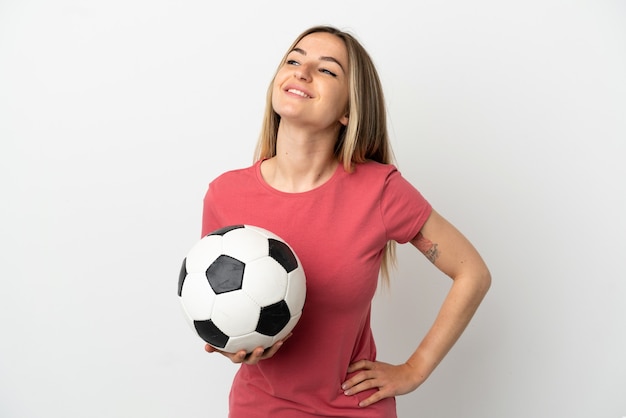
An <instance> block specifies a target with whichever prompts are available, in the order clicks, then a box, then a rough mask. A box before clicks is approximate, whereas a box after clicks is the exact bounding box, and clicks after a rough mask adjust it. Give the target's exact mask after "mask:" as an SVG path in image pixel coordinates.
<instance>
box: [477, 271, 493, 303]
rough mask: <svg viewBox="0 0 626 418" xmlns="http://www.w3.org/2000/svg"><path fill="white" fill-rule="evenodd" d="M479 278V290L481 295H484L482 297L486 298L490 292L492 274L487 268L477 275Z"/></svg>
mask: <svg viewBox="0 0 626 418" xmlns="http://www.w3.org/2000/svg"><path fill="white" fill-rule="evenodd" d="M477 277H478V280H476V281H477V284H478V290H479V292H480V294H481V295H482V297H484V296H485V295H486V294H487V292H488V291H489V288H490V287H491V272H490V271H489V269H488V268H487V267H486V266H485V267H484V268H483V269H482V271H481V272H480V273H479V274H478V275H477Z"/></svg>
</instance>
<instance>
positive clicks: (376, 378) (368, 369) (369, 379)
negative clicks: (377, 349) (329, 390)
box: [341, 360, 425, 406]
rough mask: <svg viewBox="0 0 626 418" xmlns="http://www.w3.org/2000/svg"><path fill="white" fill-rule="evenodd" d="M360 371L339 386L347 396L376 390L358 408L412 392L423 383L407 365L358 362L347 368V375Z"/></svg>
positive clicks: (367, 361) (411, 367) (413, 369)
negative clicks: (376, 389)
mask: <svg viewBox="0 0 626 418" xmlns="http://www.w3.org/2000/svg"><path fill="white" fill-rule="evenodd" d="M359 370H361V372H360V373H357V374H356V375H355V376H353V377H352V378H350V379H348V380H347V381H346V382H344V383H343V384H342V385H341V388H342V389H343V390H344V393H345V394H346V395H348V396H350V395H354V394H357V393H359V392H362V391H364V390H368V389H372V388H378V391H377V392H376V393H374V394H373V395H372V396H370V397H369V398H367V399H365V400H363V401H361V402H360V403H359V406H368V405H371V404H373V403H375V402H378V401H380V400H381V399H385V398H391V397H394V396H397V395H404V394H406V393H409V392H412V391H414V390H415V389H417V387H418V386H419V385H420V384H421V383H422V382H423V381H424V379H425V378H421V377H420V376H419V373H417V371H416V370H415V368H414V367H413V366H411V365H410V364H408V363H404V364H400V365H398V366H394V365H392V364H387V363H382V362H379V361H369V360H359V361H357V362H356V363H352V364H351V365H350V366H349V367H348V373H353V372H356V371H359Z"/></svg>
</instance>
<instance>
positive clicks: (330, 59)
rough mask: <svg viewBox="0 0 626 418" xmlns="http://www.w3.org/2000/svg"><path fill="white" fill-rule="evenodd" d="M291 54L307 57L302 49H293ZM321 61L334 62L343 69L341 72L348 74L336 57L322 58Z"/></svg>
mask: <svg viewBox="0 0 626 418" xmlns="http://www.w3.org/2000/svg"><path fill="white" fill-rule="evenodd" d="M291 52H298V53H300V54H302V55H305V56H306V51H305V50H304V49H302V48H297V47H296V48H294V49H292V50H291ZM319 59H320V61H328V62H334V63H335V64H337V65H338V66H339V67H341V70H342V71H343V72H344V73H345V72H346V70H345V69H344V68H343V65H341V63H340V62H339V61H338V60H337V59H336V58H334V57H327V56H321V57H320V58H319Z"/></svg>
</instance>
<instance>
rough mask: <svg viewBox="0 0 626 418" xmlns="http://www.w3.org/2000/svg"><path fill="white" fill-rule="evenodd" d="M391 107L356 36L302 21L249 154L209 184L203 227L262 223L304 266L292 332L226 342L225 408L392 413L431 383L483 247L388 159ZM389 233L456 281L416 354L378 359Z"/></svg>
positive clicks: (469, 297)
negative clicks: (374, 322) (248, 343)
mask: <svg viewBox="0 0 626 418" xmlns="http://www.w3.org/2000/svg"><path fill="white" fill-rule="evenodd" d="M385 112H386V111H385V105H384V97H383V93H382V90H381V85H380V80H379V78H378V75H377V72H376V69H375V68H374V65H373V63H372V61H371V59H370V57H369V55H368V54H367V52H366V51H365V50H364V49H363V47H362V45H361V44H360V43H359V42H358V41H357V40H356V39H355V38H354V37H353V36H351V35H350V34H348V33H345V32H342V31H339V30H337V29H335V28H332V27H326V26H319V27H313V28H310V29H308V30H306V31H305V32H304V33H302V34H301V35H300V36H299V37H298V38H297V39H296V40H295V42H294V43H293V45H292V46H291V47H290V48H289V50H288V52H287V54H286V55H285V57H284V58H283V60H282V61H281V63H280V66H279V68H278V70H277V72H276V74H275V76H274V79H273V80H272V83H271V85H270V88H269V90H268V95H267V109H266V113H265V118H264V124H263V127H262V132H261V135H260V139H259V142H258V146H257V152H256V160H255V163H254V164H253V165H252V166H251V167H248V168H244V169H239V170H234V171H230V172H227V173H225V174H223V175H221V176H219V177H218V178H217V179H215V180H214V181H213V182H211V184H210V185H209V188H208V191H207V194H206V196H205V200H204V212H203V230H202V233H203V235H204V234H207V233H209V232H211V231H213V230H215V229H217V228H220V227H223V226H226V225H233V224H251V225H257V226H260V227H263V228H266V229H268V230H270V231H273V232H274V233H276V234H278V235H279V236H281V237H282V238H283V239H285V240H286V241H287V242H288V243H289V244H290V245H291V246H292V247H293V248H294V250H295V251H296V253H297V254H298V256H299V258H300V260H301V262H302V265H303V268H304V271H305V273H306V276H307V300H306V303H305V307H304V311H303V314H302V317H301V319H300V321H299V323H298V325H297V326H296V328H295V329H294V331H293V334H292V335H291V336H290V337H288V338H286V339H285V340H283V341H280V342H278V343H276V344H275V345H274V346H273V347H271V348H268V349H266V350H263V348H261V347H259V348H257V349H255V350H254V351H253V352H252V353H245V352H243V351H242V352H239V353H235V354H229V353H223V352H221V354H223V355H224V356H226V357H228V358H229V359H230V360H231V361H233V362H235V363H241V367H240V369H239V370H238V372H237V374H236V376H235V379H234V382H233V386H232V388H231V394H230V401H229V405H230V412H229V414H230V417H232V418H240V417H241V418H251V417H271V418H283V417H285V418H293V417H379V418H382V417H384V418H389V417H395V416H396V408H395V396H397V395H402V394H406V393H409V392H411V391H413V390H415V389H416V388H417V387H419V386H420V384H422V383H423V382H424V381H425V380H426V378H427V377H428V376H429V375H430V374H431V373H432V371H433V370H434V369H435V367H436V366H437V365H438V364H439V363H440V362H441V360H442V359H443V357H444V356H445V355H446V353H447V352H448V351H449V350H450V348H451V347H452V346H453V344H454V343H455V342H456V341H457V339H458V338H459V336H460V335H461V333H462V332H463V330H464V329H465V327H466V326H467V324H468V322H469V321H470V318H471V317H472V315H473V314H474V312H475V310H476V309H477V307H478V305H479V304H480V302H481V300H482V299H483V297H484V295H485V293H486V292H487V289H488V288H489V285H490V281H491V278H490V274H489V271H488V269H487V267H486V266H485V263H484V262H483V260H482V259H481V257H480V255H479V254H478V252H477V251H476V250H475V248H474V247H473V246H472V244H471V243H470V242H469V241H468V240H467V239H466V238H465V237H464V236H463V235H462V234H461V233H460V232H459V231H458V230H457V229H455V228H454V227H453V226H452V225H451V224H450V223H449V222H447V221H446V220H445V219H444V218H443V217H442V216H441V215H439V214H438V213H437V212H436V211H434V210H433V209H432V207H431V206H430V204H429V203H428V202H427V201H426V200H425V199H424V197H423V196H422V195H421V194H420V193H419V192H418V191H417V190H416V189H415V188H414V187H413V186H412V185H411V184H410V183H408V182H407V181H406V180H405V179H404V178H403V177H402V176H401V174H400V173H399V171H398V170H397V169H396V167H395V166H393V165H392V160H391V159H392V153H391V149H390V145H389V140H388V135H387V127H386V113H385ZM396 242H398V243H407V242H411V244H413V245H414V246H415V247H416V249H417V250H419V251H420V252H421V253H423V254H424V255H425V256H426V257H427V258H428V259H429V260H430V261H431V262H432V263H433V264H434V265H435V266H436V267H438V268H439V269H440V270H441V271H442V272H443V273H444V274H446V275H448V276H449V277H450V278H452V279H453V281H452V287H451V289H450V292H449V294H448V295H447V297H446V298H445V300H444V301H443V303H442V306H441V310H440V312H439V314H438V316H437V318H436V320H435V322H434V324H433V325H432V327H431V328H430V330H429V331H428V333H427V334H426V335H425V336H424V338H423V340H422V342H421V343H420V344H419V346H418V347H417V348H416V350H415V352H414V353H413V354H412V355H411V356H410V357H409V358H408V359H407V361H406V362H405V363H403V364H398V365H392V364H387V363H384V362H381V361H378V360H377V359H376V346H375V343H374V339H373V336H372V331H371V328H370V310H371V309H370V307H371V300H372V297H373V296H374V293H375V290H376V287H377V284H378V277H379V273H380V272H382V276H383V278H384V279H385V280H388V275H389V272H388V271H389V266H390V265H391V263H392V262H393V257H394V251H393V250H394V245H395V243H396ZM205 349H206V351H208V352H217V350H215V349H214V348H213V347H211V346H209V345H207V346H206V347H205Z"/></svg>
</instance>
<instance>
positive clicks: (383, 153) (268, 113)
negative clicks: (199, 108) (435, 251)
mask: <svg viewBox="0 0 626 418" xmlns="http://www.w3.org/2000/svg"><path fill="white" fill-rule="evenodd" d="M318 32H324V33H330V34H332V35H335V36H337V37H338V38H340V39H341V40H342V41H343V42H344V44H345V46H346V49H347V52H348V85H349V102H348V103H349V104H348V106H349V111H348V124H347V126H342V127H341V129H340V131H339V135H338V137H337V142H336V143H335V149H334V153H335V157H336V158H337V159H338V160H339V162H341V163H342V164H343V166H344V169H345V170H346V171H347V172H352V171H353V169H354V165H355V164H359V163H364V162H366V161H368V160H373V161H377V162H379V163H383V164H390V163H393V162H394V157H393V152H392V149H391V145H390V142H389V134H388V131H387V111H386V108H385V98H384V95H383V90H382V85H381V82H380V78H379V76H378V71H376V67H375V66H374V63H373V61H372V59H371V57H370V55H369V54H368V53H367V51H366V50H365V48H363V46H362V45H361V43H360V42H359V41H358V40H357V39H356V38H355V37H354V36H353V35H351V34H350V33H348V32H345V31H341V30H339V29H337V28H334V27H332V26H314V27H311V28H309V29H307V30H305V31H304V32H302V33H301V34H300V35H299V36H298V37H297V38H296V40H295V41H294V42H293V43H292V44H291V46H290V47H289V49H287V53H286V54H285V55H284V56H283V58H282V60H281V62H280V65H279V66H278V69H280V67H282V66H283V64H284V63H285V61H286V59H287V55H288V54H289V51H291V50H293V48H294V47H295V46H296V45H297V44H298V43H299V42H300V40H302V38H304V37H305V36H307V35H310V34H312V33H318ZM278 69H277V71H278ZM273 83H274V78H272V81H271V83H270V85H269V87H268V89H267V95H266V104H265V114H264V117H263V123H262V126H261V133H260V135H259V140H258V142H257V146H256V149H255V154H254V160H255V161H258V160H261V159H264V158H271V157H273V156H275V155H276V140H277V134H278V125H279V123H280V116H279V115H278V114H277V113H276V112H275V111H274V109H273V107H272V87H273ZM395 244H396V243H395V242H394V241H389V242H387V245H386V247H385V252H384V253H383V258H382V263H381V274H382V277H383V280H384V282H385V283H388V282H389V273H390V269H391V267H392V266H393V265H394V264H395V259H396V254H395Z"/></svg>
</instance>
